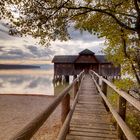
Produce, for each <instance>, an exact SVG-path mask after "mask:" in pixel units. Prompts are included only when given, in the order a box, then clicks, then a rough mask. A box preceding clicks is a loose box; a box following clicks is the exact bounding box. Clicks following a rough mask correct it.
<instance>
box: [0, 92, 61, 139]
mask: <svg viewBox="0 0 140 140" xmlns="http://www.w3.org/2000/svg"><path fill="white" fill-rule="evenodd" d="M53 100H54V97H51V96H30V95H28V96H25V95H0V140H8V139H10V138H11V137H13V136H14V135H15V134H16V133H17V132H18V131H19V130H21V129H22V128H23V127H25V126H26V125H27V124H28V123H29V122H30V121H31V120H32V119H33V118H35V117H36V116H37V115H38V113H40V112H42V111H43V110H45V108H46V107H47V106H48V105H49V104H50V103H51V102H52V101H53ZM60 113H61V108H60V106H58V107H57V109H56V110H55V112H54V113H53V114H52V115H51V116H50V117H49V118H48V120H47V121H46V122H45V123H44V124H43V126H42V127H41V128H40V129H39V131H38V132H37V133H36V134H35V135H34V136H33V138H32V140H55V139H56V136H57V134H58V132H59V129H60V126H61V123H60V122H61V121H60Z"/></svg>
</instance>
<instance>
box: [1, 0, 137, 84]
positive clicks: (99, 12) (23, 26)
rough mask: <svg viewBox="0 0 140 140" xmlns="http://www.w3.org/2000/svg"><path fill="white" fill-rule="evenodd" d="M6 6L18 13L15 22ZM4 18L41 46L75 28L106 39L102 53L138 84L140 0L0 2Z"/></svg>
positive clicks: (33, 0) (66, 36) (64, 38)
mask: <svg viewBox="0 0 140 140" xmlns="http://www.w3.org/2000/svg"><path fill="white" fill-rule="evenodd" d="M8 6H11V7H12V6H14V7H16V9H17V10H18V11H19V18H17V19H14V18H13V15H12V14H11V10H10V9H9V8H8ZM0 8H1V12H0V15H1V16H3V17H9V18H10V19H11V21H12V22H13V25H15V26H16V28H17V29H18V30H19V31H20V32H21V33H22V34H28V35H32V36H33V37H38V38H40V40H41V43H43V44H44V43H45V42H49V41H50V40H56V39H59V40H67V39H68V38H69V34H68V27H69V26H71V25H72V26H75V28H76V29H80V30H81V31H88V32H90V33H91V34H97V35H98V36H99V37H104V38H105V39H106V45H107V46H108V47H107V49H106V50H105V53H106V54H107V55H108V58H111V60H112V61H113V62H115V63H116V64H121V65H122V67H123V70H124V72H127V73H128V74H133V75H134V76H135V78H136V80H137V83H138V84H139V85H140V0H30V1H28V0H6V1H4V0H1V2H0Z"/></svg>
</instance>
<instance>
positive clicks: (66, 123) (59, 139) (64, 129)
mask: <svg viewBox="0 0 140 140" xmlns="http://www.w3.org/2000/svg"><path fill="white" fill-rule="evenodd" d="M81 80H82V79H81ZM80 88H81V85H80V87H79V90H78V92H77V94H76V96H75V99H74V102H73V104H72V107H71V109H70V111H69V113H68V115H67V117H66V119H65V121H64V123H63V125H62V127H61V129H60V131H59V134H58V136H57V139H56V140H65V138H66V135H67V133H68V131H69V125H70V121H71V119H72V115H73V112H74V110H75V107H76V103H77V101H78V97H79V93H80V92H79V91H80Z"/></svg>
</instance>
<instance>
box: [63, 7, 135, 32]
mask: <svg viewBox="0 0 140 140" xmlns="http://www.w3.org/2000/svg"><path fill="white" fill-rule="evenodd" d="M64 8H67V9H69V10H80V9H87V10H89V11H90V12H99V13H103V14H106V15H108V16H110V17H112V18H113V19H114V20H115V21H116V22H117V23H118V24H119V25H120V26H121V27H123V28H125V29H127V30H131V31H136V29H135V28H132V27H130V26H128V25H126V24H124V23H123V22H121V21H120V20H119V19H118V18H117V17H116V16H115V15H113V14H112V13H111V12H107V11H106V10H103V9H96V8H90V7H82V6H80V7H64Z"/></svg>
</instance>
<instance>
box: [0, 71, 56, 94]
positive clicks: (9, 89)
mask: <svg viewBox="0 0 140 140" xmlns="http://www.w3.org/2000/svg"><path fill="white" fill-rule="evenodd" d="M52 71H53V70H52ZM27 72H28V73H27ZM16 73H17V74H16ZM19 73H20V72H19V70H18V72H17V70H15V71H13V70H12V72H11V71H10V70H9V74H8V73H7V71H5V73H4V71H2V73H1V71H0V94H45V95H54V88H53V83H52V79H53V72H48V73H47V71H46V73H45V72H44V71H41V70H40V71H39V73H38V72H37V71H35V70H29V71H28V70H27V71H26V72H25V73H23V71H22V70H21V74H19ZM35 73H36V74H35Z"/></svg>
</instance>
